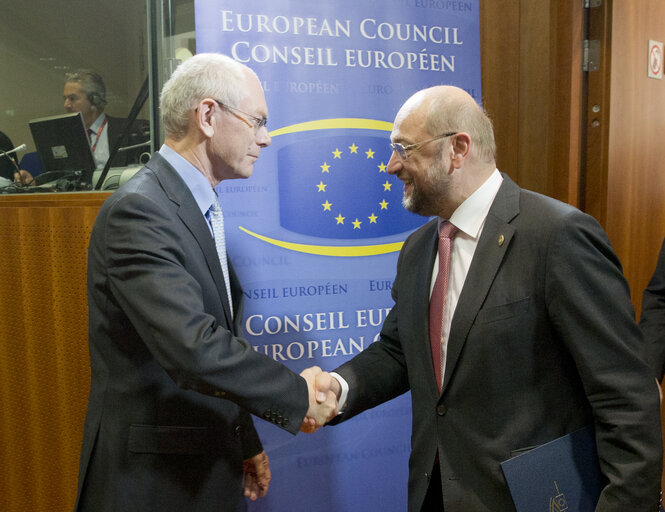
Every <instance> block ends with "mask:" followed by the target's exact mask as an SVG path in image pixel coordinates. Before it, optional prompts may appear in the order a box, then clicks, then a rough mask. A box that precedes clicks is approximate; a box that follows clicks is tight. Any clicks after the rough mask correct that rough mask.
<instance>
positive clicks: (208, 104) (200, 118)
mask: <svg viewBox="0 0 665 512" xmlns="http://www.w3.org/2000/svg"><path fill="white" fill-rule="evenodd" d="M216 106H217V103H215V100H213V99H211V98H205V99H203V100H201V101H200V102H199V106H198V107H197V108H196V110H195V111H194V115H195V121H196V126H197V128H198V129H199V130H200V131H201V133H203V134H204V135H205V136H206V137H208V138H211V137H212V136H213V135H214V134H215V120H214V113H215V108H216Z"/></svg>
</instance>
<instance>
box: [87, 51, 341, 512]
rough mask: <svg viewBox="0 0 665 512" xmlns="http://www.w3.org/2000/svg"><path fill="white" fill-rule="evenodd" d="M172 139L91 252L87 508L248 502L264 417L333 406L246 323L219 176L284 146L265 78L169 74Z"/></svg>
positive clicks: (286, 418) (118, 204)
mask: <svg viewBox="0 0 665 512" xmlns="http://www.w3.org/2000/svg"><path fill="white" fill-rule="evenodd" d="M161 114H162V119H163V123H164V127H165V131H166V141H165V144H164V145H163V146H162V148H161V149H160V151H159V153H157V154H155V156H154V157H153V158H152V159H151V160H150V161H149V162H148V163H147V164H146V166H145V167H144V168H143V169H142V170H141V171H139V172H138V173H137V174H136V175H135V176H134V177H133V178H132V179H131V180H130V181H129V182H128V183H127V184H126V185H125V186H123V187H122V188H121V189H119V190H118V191H117V192H115V193H114V194H113V195H112V196H110V197H109V199H108V200H107V201H106V202H105V203H104V205H103V206H102V208H101V210H100V212H99V215H98V217H97V219H96V222H95V226H94V228H93V231H92V235H91V239H90V247H89V253H88V306H89V334H90V336H89V343H90V364H91V374H92V380H91V385H90V398H89V405H88V412H87V417H86V421H85V429H84V436H83V444H82V450H81V463H80V471H79V486H78V498H77V504H76V510H78V511H93V512H100V511H123V512H127V511H133V510H136V511H141V512H146V511H159V512H168V511H177V512H184V511H188V512H190V511H197V512H198V511H204V512H206V511H211V512H212V511H215V512H217V511H220V510H224V511H235V510H243V509H245V507H246V503H245V500H244V499H243V498H242V493H243V484H242V481H243V477H244V494H245V496H247V497H249V498H251V499H256V498H257V497H258V496H263V495H265V492H266V491H267V489H268V483H269V481H270V468H269V466H268V458H267V456H266V454H265V452H264V451H263V449H262V446H261V442H260V440H259V438H258V436H257V433H256V431H255V429H254V426H253V423H252V419H251V417H250V414H255V415H257V416H260V417H262V418H264V419H265V420H267V421H269V422H272V423H274V424H275V425H277V426H278V427H281V428H283V429H284V430H286V431H288V432H290V433H293V434H295V433H297V431H298V428H299V427H300V426H301V423H302V421H303V418H304V417H305V414H306V413H307V416H308V418H313V421H315V422H316V423H317V424H318V425H321V424H323V422H324V421H325V420H326V419H328V418H329V417H330V416H331V415H332V414H333V413H334V412H335V406H336V400H335V397H334V396H332V395H331V396H329V397H328V400H327V401H326V402H325V404H324V406H323V407H320V406H318V405H317V403H316V401H315V400H314V391H313V382H314V381H313V377H314V375H315V373H316V371H320V370H316V371H315V372H312V371H308V370H306V371H305V372H303V373H304V376H305V377H306V378H305V379H304V378H302V377H300V376H298V375H297V374H295V373H293V372H291V371H290V370H289V369H287V368H286V367H285V366H283V365H281V364H279V363H277V362H275V361H273V360H272V359H270V358H268V357H266V356H264V355H262V354H260V353H258V352H256V351H255V350H253V348H252V346H251V345H250V344H249V343H248V342H247V341H246V340H244V339H243V338H242V337H241V336H242V310H243V293H242V290H241V287H240V283H239V282H238V279H237V277H236V275H235V273H234V272H233V268H232V267H231V264H230V262H228V261H227V257H226V252H225V250H224V249H223V246H224V244H223V239H224V235H223V230H222V228H221V226H220V220H221V219H220V216H221V211H219V201H218V199H217V193H216V188H215V187H217V185H219V183H220V182H221V181H222V180H226V179H233V178H248V177H249V176H250V175H251V174H252V170H253V165H254V162H255V161H256V159H257V158H258V157H259V153H260V152H261V149H263V148H265V147H266V146H268V145H269V144H270V136H269V135H268V131H267V129H266V126H265V122H266V116H267V106H266V103H265V98H264V95H263V90H262V89H261V85H260V83H259V80H258V78H257V77H256V75H255V74H254V73H253V72H252V71H251V70H250V69H249V68H247V67H245V66H243V65H241V64H239V63H238V62H235V61H233V60H232V59H230V58H228V57H225V56H222V55H218V54H200V55H197V56H195V57H193V58H191V59H189V60H188V61H186V62H185V63H183V64H182V65H181V66H180V67H178V69H177V70H176V71H175V72H174V74H173V76H172V77H171V78H170V79H169V80H168V81H167V83H166V84H165V85H164V88H163V90H162V95H161Z"/></svg>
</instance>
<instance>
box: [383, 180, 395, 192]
mask: <svg viewBox="0 0 665 512" xmlns="http://www.w3.org/2000/svg"><path fill="white" fill-rule="evenodd" d="M392 186H393V184H392V183H389V182H388V181H386V182H385V183H384V184H383V191H384V192H385V191H386V190H388V191H390V187H392Z"/></svg>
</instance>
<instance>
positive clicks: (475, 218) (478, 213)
mask: <svg viewBox="0 0 665 512" xmlns="http://www.w3.org/2000/svg"><path fill="white" fill-rule="evenodd" d="M502 182H503V176H501V173H500V172H499V170H498V169H494V172H493V173H492V174H491V175H490V177H489V178H487V180H485V183H483V184H482V185H481V186H480V187H478V188H477V189H476V191H475V192H474V193H473V194H471V195H470V196H469V197H467V198H466V200H465V201H464V202H463V203H462V204H461V205H459V206H458V207H457V209H456V210H455V211H454V212H453V214H452V216H451V217H450V219H449V220H450V222H451V223H452V224H454V225H455V226H456V227H457V228H458V229H459V230H460V231H462V232H463V233H465V234H466V235H468V236H469V237H471V238H474V239H475V238H478V236H479V235H480V231H481V230H482V227H483V225H484V224H485V219H486V218H487V214H488V213H489V211H490V207H491V206H492V202H493V201H494V197H495V196H496V194H497V192H498V191H499V187H501V183H502ZM439 222H441V219H439Z"/></svg>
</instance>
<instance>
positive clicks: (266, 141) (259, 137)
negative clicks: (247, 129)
mask: <svg viewBox="0 0 665 512" xmlns="http://www.w3.org/2000/svg"><path fill="white" fill-rule="evenodd" d="M271 142H272V139H271V138H270V134H269V133H268V127H267V126H262V127H261V128H259V131H258V132H257V133H256V143H257V144H258V145H259V146H261V147H262V148H265V147H268V146H270V143H271Z"/></svg>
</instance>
